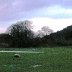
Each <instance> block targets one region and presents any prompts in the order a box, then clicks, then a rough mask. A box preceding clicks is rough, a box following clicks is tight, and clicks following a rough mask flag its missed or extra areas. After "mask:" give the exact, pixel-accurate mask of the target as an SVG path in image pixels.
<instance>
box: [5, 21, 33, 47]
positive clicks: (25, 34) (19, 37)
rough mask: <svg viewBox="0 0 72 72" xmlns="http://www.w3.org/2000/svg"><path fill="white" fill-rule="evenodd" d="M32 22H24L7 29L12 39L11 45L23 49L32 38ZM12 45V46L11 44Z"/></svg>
mask: <svg viewBox="0 0 72 72" xmlns="http://www.w3.org/2000/svg"><path fill="white" fill-rule="evenodd" d="M31 24H32V22H30V21H28V20H25V21H20V22H17V23H16V24H13V25H11V26H10V27H9V28H8V29H7V31H6V32H7V33H8V34H9V35H11V36H12V37H13V40H12V41H13V43H15V46H16V47H21V46H22V47H23V45H24V46H26V45H27V44H28V42H29V41H30V39H32V38H33V31H32V25H31ZM13 43H12V44H13Z"/></svg>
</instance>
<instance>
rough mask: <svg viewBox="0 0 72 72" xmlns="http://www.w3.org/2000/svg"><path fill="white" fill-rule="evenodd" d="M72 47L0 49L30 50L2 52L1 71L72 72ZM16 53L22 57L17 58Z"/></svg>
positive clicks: (0, 59) (5, 49) (0, 53)
mask: <svg viewBox="0 0 72 72" xmlns="http://www.w3.org/2000/svg"><path fill="white" fill-rule="evenodd" d="M71 48H72V47H54V48H25V49H21V48H20V49H18V48H16V49H13V48H12V49H7V48H3V49H0V51H13V50H14V51H24V52H25V51H27V52H28V51H30V53H16V52H0V72H72V49H71ZM31 52H33V53H31ZM34 52H40V53H34ZM14 54H19V55H20V57H18V58H16V57H14Z"/></svg>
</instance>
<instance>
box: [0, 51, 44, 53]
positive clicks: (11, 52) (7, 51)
mask: <svg viewBox="0 0 72 72" xmlns="http://www.w3.org/2000/svg"><path fill="white" fill-rule="evenodd" d="M0 53H44V52H35V51H0Z"/></svg>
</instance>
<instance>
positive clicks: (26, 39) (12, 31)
mask: <svg viewBox="0 0 72 72" xmlns="http://www.w3.org/2000/svg"><path fill="white" fill-rule="evenodd" d="M31 24H32V22H30V21H28V20H25V21H20V22H17V23H15V24H12V25H11V26H9V27H8V28H7V30H6V32H5V33H2V34H0V48H26V47H45V46H46V47H47V46H71V45H72V25H71V26H68V27H66V28H64V29H63V30H61V31H57V32H53V30H52V29H50V28H49V27H47V26H44V27H42V28H41V30H39V31H37V32H34V31H33V27H32V25H31Z"/></svg>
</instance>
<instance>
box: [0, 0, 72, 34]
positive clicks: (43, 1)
mask: <svg viewBox="0 0 72 72" xmlns="http://www.w3.org/2000/svg"><path fill="white" fill-rule="evenodd" d="M26 19H29V20H31V21H33V25H34V26H35V29H34V30H37V29H40V28H41V27H42V26H49V27H50V28H51V29H53V30H54V31H58V30H61V29H63V28H64V27H66V26H69V25H72V0H0V33H2V32H5V30H6V29H7V27H8V26H10V25H11V24H12V23H14V22H17V21H18V20H26Z"/></svg>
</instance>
